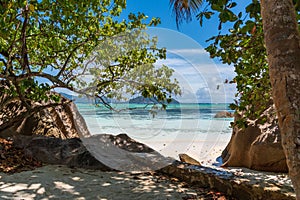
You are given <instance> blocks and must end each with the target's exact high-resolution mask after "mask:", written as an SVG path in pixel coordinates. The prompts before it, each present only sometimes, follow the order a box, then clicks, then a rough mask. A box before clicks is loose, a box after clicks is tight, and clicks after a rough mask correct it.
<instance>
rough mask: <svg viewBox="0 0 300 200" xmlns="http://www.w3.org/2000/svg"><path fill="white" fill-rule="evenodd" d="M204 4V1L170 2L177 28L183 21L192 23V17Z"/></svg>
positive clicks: (180, 0) (173, 0)
mask: <svg viewBox="0 0 300 200" xmlns="http://www.w3.org/2000/svg"><path fill="white" fill-rule="evenodd" d="M202 2H203V1H202V0H170V7H171V9H172V10H173V13H174V14H175V17H176V24H177V28H178V27H179V25H180V24H181V23H182V22H183V21H186V22H190V21H191V20H192V15H193V14H197V12H198V11H199V8H200V6H201V5H202Z"/></svg>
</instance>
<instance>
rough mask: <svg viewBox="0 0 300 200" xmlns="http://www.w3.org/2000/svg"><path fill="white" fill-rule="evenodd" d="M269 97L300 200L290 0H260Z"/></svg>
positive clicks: (295, 37) (299, 60)
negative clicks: (273, 104)
mask: <svg viewBox="0 0 300 200" xmlns="http://www.w3.org/2000/svg"><path fill="white" fill-rule="evenodd" d="M261 14H262V18H263V28H264V34H265V44H266V48H267V53H268V63H269V67H270V78H271V84H272V90H273V98H274V102H275V106H276V110H277V114H278V120H279V127H280V131H281V137H282V146H283V148H284V151H285V155H286V158H287V165H288V168H289V174H290V178H291V180H292V183H293V186H294V189H295V192H296V196H297V199H298V200H300V34H299V31H298V25H297V20H296V13H295V9H294V7H293V3H292V0H262V1H261Z"/></svg>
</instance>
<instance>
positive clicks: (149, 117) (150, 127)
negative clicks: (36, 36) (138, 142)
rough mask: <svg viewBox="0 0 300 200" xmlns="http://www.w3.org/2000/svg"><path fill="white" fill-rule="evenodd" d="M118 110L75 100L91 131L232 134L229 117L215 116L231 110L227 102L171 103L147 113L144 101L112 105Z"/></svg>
mask: <svg viewBox="0 0 300 200" xmlns="http://www.w3.org/2000/svg"><path fill="white" fill-rule="evenodd" d="M112 106H113V107H114V108H115V109H117V110H123V111H120V112H116V111H111V110H109V109H107V108H105V107H104V106H100V107H96V106H95V105H92V104H88V103H78V104H77V107H78V109H79V112H80V113H81V115H82V116H83V117H84V119H85V121H86V123H87V125H88V128H89V130H90V132H91V133H92V134H98V133H99V134H100V133H111V134H119V133H127V134H130V135H134V136H135V137H140V138H148V137H153V136H156V135H166V134H174V133H176V134H179V133H196V134H206V133H208V132H210V133H220V134H222V133H223V134H225V133H231V129H230V128H229V125H230V122H232V120H233V119H232V118H226V119H216V118H214V115H215V114H216V113H217V112H219V111H224V110H227V111H230V112H233V111H231V110H229V107H228V106H229V105H228V104H209V103H207V104H206V103H201V104H170V105H169V106H168V107H167V109H166V110H161V109H157V110H156V114H155V115H154V116H153V114H152V113H151V112H150V110H151V106H150V105H149V106H148V107H146V108H145V106H146V104H132V103H131V104H129V103H118V104H112Z"/></svg>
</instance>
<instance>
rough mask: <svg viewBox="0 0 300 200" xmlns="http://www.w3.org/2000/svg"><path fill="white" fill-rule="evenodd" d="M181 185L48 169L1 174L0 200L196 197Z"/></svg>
mask: <svg viewBox="0 0 300 200" xmlns="http://www.w3.org/2000/svg"><path fill="white" fill-rule="evenodd" d="M183 185H184V184H183V183H180V182H172V181H170V180H167V179H161V178H160V177H158V176H155V175H154V176H152V175H144V174H136V175H134V174H129V173H123V172H122V173H120V172H119V173H118V172H101V171H95V170H83V169H70V168H67V167H64V166H55V165H48V166H44V167H42V168H38V169H36V170H33V171H26V172H21V173H16V174H13V175H7V174H3V173H0V199H15V200H21V199H24V200H30V199H43V200H47V199H77V200H83V199H86V200H89V199H91V200H94V199H103V200H104V199H109V200H111V199H122V200H127V199H164V200H165V199H182V197H186V196H187V195H196V192H195V191H194V190H192V189H187V188H184V187H183Z"/></svg>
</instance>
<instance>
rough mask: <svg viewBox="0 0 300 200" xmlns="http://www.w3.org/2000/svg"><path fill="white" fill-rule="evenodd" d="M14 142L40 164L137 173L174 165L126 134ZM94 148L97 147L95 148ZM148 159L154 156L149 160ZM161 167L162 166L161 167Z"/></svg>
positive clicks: (17, 139) (16, 139)
mask: <svg viewBox="0 0 300 200" xmlns="http://www.w3.org/2000/svg"><path fill="white" fill-rule="evenodd" d="M13 143H14V145H15V147H16V148H21V149H24V151H25V154H26V155H27V156H29V157H32V158H34V159H36V160H38V161H41V162H43V163H46V164H56V165H67V166H69V167H80V168H88V169H98V170H103V171H109V170H122V171H123V170H124V171H125V170H128V171H134V170H132V169H135V167H136V169H140V170H142V169H146V170H148V168H149V169H151V167H152V166H157V167H158V168H156V169H159V168H161V167H165V166H166V165H168V164H169V163H172V162H173V160H172V161H168V162H169V163H168V162H167V163H164V161H167V159H166V158H165V157H163V156H162V155H160V154H159V153H158V152H156V151H154V150H153V149H151V148H150V147H148V146H147V145H145V144H142V143H139V142H137V141H135V140H133V139H131V138H130V137H128V136H127V135H126V134H120V135H117V136H114V135H109V134H99V135H93V136H91V137H88V138H82V139H79V138H71V139H61V138H53V137H45V136H22V135H18V136H15V137H14V139H13ZM92 145H95V146H94V147H95V148H94V149H93V148H91V146H92ZM95 152H96V154H93V153H95ZM95 156H96V157H95ZM147 156H151V157H150V158H148V159H147ZM119 162H120V163H119ZM161 164H163V166H161V167H160V165H161ZM147 167H148V168H147Z"/></svg>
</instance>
